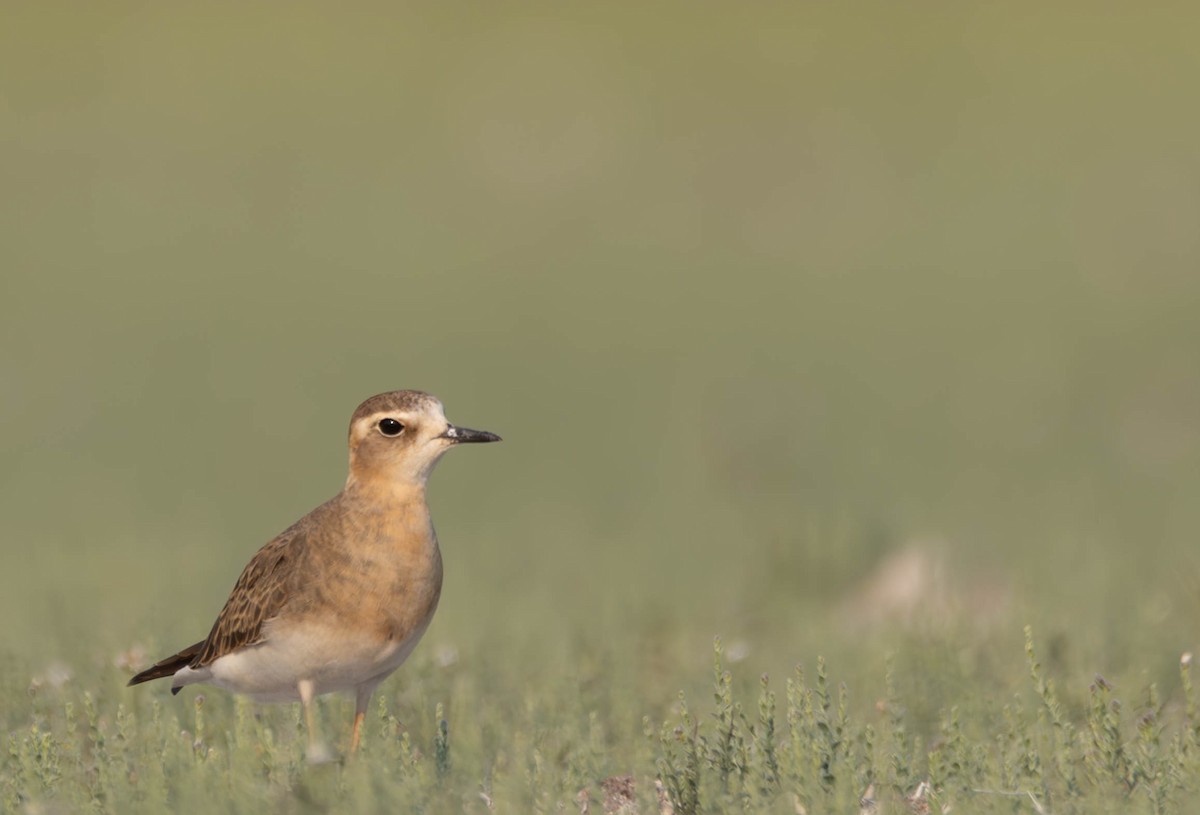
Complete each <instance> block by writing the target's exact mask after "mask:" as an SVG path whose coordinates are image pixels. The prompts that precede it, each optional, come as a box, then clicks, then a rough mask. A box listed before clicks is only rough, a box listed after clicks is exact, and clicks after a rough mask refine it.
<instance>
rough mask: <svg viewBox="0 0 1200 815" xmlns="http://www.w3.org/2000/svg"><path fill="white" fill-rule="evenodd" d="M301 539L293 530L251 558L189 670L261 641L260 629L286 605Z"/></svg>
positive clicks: (299, 551)
mask: <svg viewBox="0 0 1200 815" xmlns="http://www.w3.org/2000/svg"><path fill="white" fill-rule="evenodd" d="M303 543H304V538H303V536H301V535H298V534H297V531H296V527H292V528H291V529H289V530H287V531H286V532H284V533H283V534H282V535H280V536H279V537H277V538H276V539H275V540H273V541H271V542H270V543H268V544H267V545H266V546H264V547H263V548H262V549H259V550H258V552H257V553H256V554H255V555H254V557H252V558H251V559H250V562H249V563H247V564H246V568H245V569H243V570H242V575H241V577H239V578H238V581H237V584H236V585H235V586H234V587H233V591H232V592H231V593H230V595H229V599H228V600H227V601H225V607H224V608H223V609H221V613H220V614H218V615H217V620H216V622H215V623H213V627H212V631H210V632H209V634H208V639H206V640H205V641H204V646H203V647H202V648H201V649H200V653H199V654H197V655H196V657H195V658H194V659H193V660H192V661H191V663H190V665H189V667H191V668H203V667H204V666H206V665H211V664H212V663H213V662H215V661H216V660H218V659H220V658H221V657H223V656H225V655H226V654H230V653H233V652H234V651H236V650H238V649H239V648H245V647H247V646H250V645H254V644H256V643H259V642H262V640H263V626H264V625H265V624H266V623H267V622H268V621H269V620H270V619H272V618H273V617H275V616H276V615H277V614H279V611H280V609H282V608H283V606H284V605H285V604H286V603H287V601H288V598H289V596H290V595H291V587H292V576H293V575H294V573H295V568H296V561H297V560H298V558H299V557H300V556H301V554H302V551H303Z"/></svg>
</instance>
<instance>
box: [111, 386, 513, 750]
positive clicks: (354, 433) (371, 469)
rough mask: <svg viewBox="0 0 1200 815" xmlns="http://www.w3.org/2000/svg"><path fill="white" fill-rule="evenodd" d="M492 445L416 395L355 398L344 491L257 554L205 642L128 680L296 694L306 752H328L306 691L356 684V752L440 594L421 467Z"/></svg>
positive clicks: (262, 695) (284, 696) (290, 697)
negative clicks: (382, 688) (377, 696)
mask: <svg viewBox="0 0 1200 815" xmlns="http://www.w3.org/2000/svg"><path fill="white" fill-rule="evenodd" d="M492 441H500V437H499V436H497V435H496V434H494V433H487V432H484V431H481V430H469V429H467V428H464V427H456V426H455V425H452V424H450V423H449V422H448V421H446V416H445V413H444V412H443V410H442V403H441V402H440V401H438V400H437V399H436V398H435V397H433V396H431V395H429V394H427V393H422V392H421V391H392V392H390V393H381V394H379V395H378V396H372V397H371V398H370V399H368V400H367V401H365V402H363V403H362V404H361V405H359V406H358V409H357V410H355V411H354V415H353V416H352V417H351V419H350V475H349V478H347V479H346V486H345V487H344V488H343V489H342V491H341V492H340V493H338V494H337V496H335V497H334V498H333V499H332V500H330V501H328V502H326V503H324V504H322V505H321V506H319V507H317V508H316V509H314V510H313V511H312V512H310V513H308V514H307V515H305V516H304V517H303V518H301V519H300V520H299V521H297V522H296V523H295V524H293V525H292V526H291V527H289V528H288V529H287V530H285V531H284V532H283V533H282V534H280V535H279V536H278V537H277V538H275V539H274V540H272V541H271V542H270V543H268V544H267V545H266V546H264V547H263V548H262V549H260V550H258V553H257V554H255V555H254V557H253V558H251V559H250V563H249V564H247V566H246V568H245V570H243V572H242V575H241V577H240V578H238V581H237V584H236V585H235V586H234V587H233V592H232V593H231V594H230V595H229V599H228V600H227V601H226V602H225V607H224V608H223V609H222V610H221V613H220V614H219V615H218V616H217V620H216V622H215V623H214V624H213V627H212V630H211V631H210V632H209V634H208V636H207V637H206V638H205V639H203V640H201V641H200V642H197V643H196V644H194V645H191V646H189V647H187V648H184V649H183V650H182V651H180V652H179V653H177V654H174V655H173V656H169V657H167V658H166V659H164V660H162V661H161V662H159V663H157V664H156V665H154V666H152V667H150V668H147V669H146V670H144V671H142V672H141V673H139V674H138V675H137V676H135V677H133V679H131V680H129V684H130V685H136V684H138V683H140V682H146V681H148V680H151V679H159V678H161V677H167V676H170V677H172V680H171V692H172V693H178V692H179V690H180V688H182V687H184V686H185V685H192V684H195V683H207V684H210V685H215V686H217V687H219V688H225V689H227V690H231V691H234V692H236V693H242V694H245V695H247V696H250V697H251V698H253V699H256V700H260V701H296V700H299V701H300V702H301V703H302V704H303V705H304V714H305V718H306V720H307V725H308V734H309V742H308V748H309V758H310V760H321V758H322V757H323V756H324V754H325V752H326V751H325V748H324V745H323V742H322V741H321V740H320V739H319V738H318V736H317V733H316V727H315V723H314V720H313V699H314V698H315V697H316V696H319V695H321V694H324V693H330V692H332V691H353V692H354V696H355V710H354V725H353V730H352V733H351V736H350V752H351V753H353V752H355V751H356V750H357V749H358V744H359V740H360V738H361V735H362V723H363V718H364V716H365V714H366V710H367V703H368V702H369V701H370V698H371V694H372V693H373V692H374V690H375V688H376V687H377V686H378V685H379V683H380V682H382V681H383V680H384V679H385V678H387V676H388V675H389V674H391V673H392V672H393V671H395V670H396V669H397V668H399V667H400V664H401V663H403V662H404V660H405V659H406V658H407V657H408V655H409V654H410V653H411V652H412V650H413V648H414V647H415V646H416V644H417V641H418V640H420V638H421V635H422V634H424V633H425V629H426V628H427V627H428V626H429V621H430V619H431V618H432V617H433V612H434V610H435V609H436V608H437V604H438V598H439V596H440V595H441V590H442V556H441V552H440V551H439V550H438V541H437V536H436V535H435V534H434V531H433V524H432V523H431V521H430V517H429V507H428V506H427V505H426V503H425V484H426V481H427V480H428V478H429V474H430V472H431V471H432V470H433V467H434V465H435V464H436V463H437V462H438V459H440V458H441V457H442V455H443V454H444V453H445V452H446V451H447V450H449V449H450V448H451V447H454V446H456V445H459V444H468V443H473V442H492Z"/></svg>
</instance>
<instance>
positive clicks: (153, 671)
mask: <svg viewBox="0 0 1200 815" xmlns="http://www.w3.org/2000/svg"><path fill="white" fill-rule="evenodd" d="M204 642H205V641H204V640H200V642H198V643H196V644H195V645H189V646H188V647H187V648H184V649H183V650H182V651H180V652H179V653H178V654H174V655H172V656H169V657H167V658H166V659H164V660H161V661H159V662H156V663H154V664H153V665H151V666H150V667H149V668H147V669H146V670H144V671H142V672H141V673H140V674H138V675H137V676H135V677H133V679H130V680H129V684H130V685H140V684H141V683H143V682H149V681H150V680H151V679H162V678H163V677H167V676H174V675H175V672H176V671H178V670H180V669H181V668H186V667H187V666H188V665H190V664H191V662H192V660H193V659H195V658H196V656H197V655H198V654H199V653H200V650H201V649H202V648H203V647H204ZM171 693H179V688H171Z"/></svg>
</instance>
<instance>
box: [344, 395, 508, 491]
mask: <svg viewBox="0 0 1200 815" xmlns="http://www.w3.org/2000/svg"><path fill="white" fill-rule="evenodd" d="M499 440H500V437H499V436H497V435H495V434H493V433H486V432H483V431H480V430H468V429H466V428H460V427H455V426H454V425H452V424H450V422H448V421H447V420H446V414H445V413H444V412H443V409H442V403H441V402H439V401H438V400H437V399H435V398H434V397H432V396H426V397H425V398H423V399H421V400H420V401H419V402H418V403H417V404H416V405H414V406H411V407H407V408H404V409H401V408H392V409H382V410H378V411H375V412H373V413H370V414H368V415H365V416H360V417H358V418H357V419H355V420H354V423H353V424H352V425H351V427H350V478H351V480H359V481H375V482H377V481H381V480H382V481H386V482H390V483H392V484H393V485H396V486H400V485H417V486H423V485H424V484H425V482H426V480H427V479H428V478H429V474H430V473H431V472H432V471H433V466H434V465H435V464H437V462H438V459H440V458H441V457H442V456H443V455H444V454H445V452H446V451H447V450H449V449H450V448H451V447H454V446H455V445H457V444H463V443H468V442H488V441H499Z"/></svg>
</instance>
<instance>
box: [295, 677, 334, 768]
mask: <svg viewBox="0 0 1200 815" xmlns="http://www.w3.org/2000/svg"><path fill="white" fill-rule="evenodd" d="M296 690H298V691H299V692H300V703H301V704H302V705H304V723H305V725H306V726H307V727H308V752H307V755H306V758H307V760H308V763H309V764H325V763H327V762H330V761H332V760H333V753H331V752H330V750H329V748H328V747H326V746H325V743H324V742H323V741H321V738H320V736H319V735H318V734H317V717H316V712H315V711H314V710H313V699H314V696H315V695H316V686H315V685H314V684H313V681H312V680H311V679H301V680H300V681H299V682H297V683H296Z"/></svg>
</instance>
